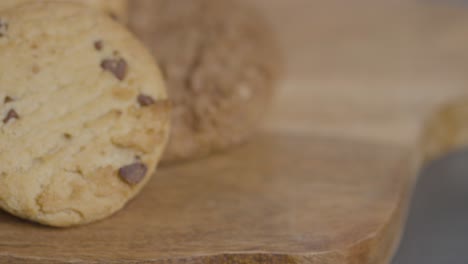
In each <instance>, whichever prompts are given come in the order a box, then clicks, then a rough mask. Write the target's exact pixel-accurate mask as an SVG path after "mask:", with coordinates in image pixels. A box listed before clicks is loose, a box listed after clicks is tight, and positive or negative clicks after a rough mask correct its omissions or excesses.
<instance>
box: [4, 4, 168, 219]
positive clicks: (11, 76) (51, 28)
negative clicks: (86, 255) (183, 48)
mask: <svg viewBox="0 0 468 264" xmlns="http://www.w3.org/2000/svg"><path fill="white" fill-rule="evenodd" d="M0 58H1V60H0V72H1V74H0V115H2V121H1V122H0V160H1V161H2V163H1V164H0V207H1V208H3V209H4V210H6V211H8V212H10V213H12V214H14V215H17V216H19V217H22V218H25V219H30V220H32V221H36V222H39V223H42V224H46V225H52V226H71V225H78V224H84V223H89V222H92V221H95V220H98V219H102V218H104V217H107V216H109V215H111V214H113V213H114V212H116V211H117V210H119V209H120V208H122V207H123V206H124V205H125V203H126V202H127V201H128V200H129V199H131V198H132V197H134V196H135V195H136V194H137V193H138V192H139V191H140V190H141V189H142V187H143V186H144V185H145V184H146V183H147V181H148V180H149V179H150V176H151V175H152V174H153V172H154V171H155V166H156V164H157V162H158V161H159V159H160V156H161V154H162V152H163V149H164V147H165V144H166V141H167V138H168V136H169V120H170V114H169V107H170V105H169V103H168V101H167V99H166V98H167V97H166V92H165V88H164V85H163V81H162V76H161V74H160V72H159V70H158V68H157V67H156V65H155V63H154V60H153V59H152V57H151V55H150V54H149V52H148V51H147V50H146V49H145V48H144V46H143V45H142V44H141V43H140V42H139V41H138V40H136V39H135V38H134V36H133V35H132V34H131V33H130V32H128V30H126V29H125V28H124V27H123V26H122V25H120V24H119V23H117V22H115V21H114V20H112V19H111V18H109V17H108V16H106V15H103V14H102V13H100V12H98V11H94V10H92V9H89V8H85V7H83V6H82V5H78V4H73V3H64V2H35V3H31V4H28V5H21V6H18V7H14V8H10V9H7V10H4V11H0Z"/></svg>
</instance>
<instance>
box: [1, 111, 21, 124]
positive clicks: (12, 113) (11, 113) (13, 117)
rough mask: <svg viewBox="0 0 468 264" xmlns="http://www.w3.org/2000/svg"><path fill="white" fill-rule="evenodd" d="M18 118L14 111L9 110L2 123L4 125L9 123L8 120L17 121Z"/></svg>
mask: <svg viewBox="0 0 468 264" xmlns="http://www.w3.org/2000/svg"><path fill="white" fill-rule="evenodd" d="M19 118H20V117H19V115H18V113H16V111H15V109H10V111H8V113H7V115H6V116H5V118H4V119H3V123H4V124H6V123H8V121H10V119H19Z"/></svg>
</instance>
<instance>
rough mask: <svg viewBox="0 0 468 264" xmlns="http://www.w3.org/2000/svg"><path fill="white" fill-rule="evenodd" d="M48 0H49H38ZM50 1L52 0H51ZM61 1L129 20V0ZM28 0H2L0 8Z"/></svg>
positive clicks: (27, 0) (120, 19) (28, 0)
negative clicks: (82, 5)
mask: <svg viewBox="0 0 468 264" xmlns="http://www.w3.org/2000/svg"><path fill="white" fill-rule="evenodd" d="M37 1H47V0H36V2H37ZM49 1H50V0H49ZM61 1H74V2H76V3H81V4H84V5H87V6H90V7H93V8H96V9H98V10H102V11H104V12H105V13H107V14H109V15H110V16H111V17H112V18H115V19H118V20H119V21H122V22H126V21H127V15H128V14H127V0H61ZM26 2H32V1H31V0H0V10H4V9H7V8H10V7H14V6H16V5H20V4H23V3H26Z"/></svg>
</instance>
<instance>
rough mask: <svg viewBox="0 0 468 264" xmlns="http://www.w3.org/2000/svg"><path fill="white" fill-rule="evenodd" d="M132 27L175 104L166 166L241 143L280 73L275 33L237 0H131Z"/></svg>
mask: <svg viewBox="0 0 468 264" xmlns="http://www.w3.org/2000/svg"><path fill="white" fill-rule="evenodd" d="M129 9H130V21H129V24H130V27H131V29H132V30H133V31H134V32H135V33H136V35H137V36H138V37H139V38H141V39H142V40H143V42H144V43H145V44H146V45H147V46H148V47H149V48H150V49H151V51H152V53H153V55H154V56H155V58H156V59H157V60H158V62H159V64H160V67H161V70H162V72H163V74H164V76H165V79H166V84H167V87H168V93H169V96H170V98H171V100H172V102H173V112H172V132H171V138H170V143H169V145H168V148H167V150H166V152H165V154H164V156H163V160H164V161H165V162H172V161H178V160H184V159H191V158H196V157H201V156H204V155H207V154H210V153H212V152H216V151H219V150H223V149H226V148H228V147H229V146H232V145H235V144H238V143H240V142H243V141H245V140H246V139H247V138H248V137H249V135H251V134H252V132H253V131H254V129H255V128H256V127H257V126H258V124H259V122H260V121H261V119H262V118H263V116H264V114H265V110H266V109H267V106H268V105H269V104H270V101H271V98H272V94H273V87H274V85H275V82H276V80H277V76H278V73H279V72H280V69H281V58H280V54H279V51H278V48H277V43H276V42H275V39H274V36H272V32H271V31H270V28H269V26H268V25H267V23H266V22H265V20H264V18H263V17H262V16H261V15H260V14H259V13H258V11H257V10H255V9H253V8H252V7H250V6H246V5H244V4H242V3H241V2H237V1H219V0H191V1H184V0H133V1H131V2H130V4H129Z"/></svg>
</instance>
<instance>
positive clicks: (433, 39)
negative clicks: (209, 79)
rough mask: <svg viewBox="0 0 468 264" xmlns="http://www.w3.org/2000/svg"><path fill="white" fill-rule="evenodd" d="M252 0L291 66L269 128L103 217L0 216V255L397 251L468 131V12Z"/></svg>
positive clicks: (353, 259)
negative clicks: (422, 177) (426, 181)
mask: <svg viewBox="0 0 468 264" xmlns="http://www.w3.org/2000/svg"><path fill="white" fill-rule="evenodd" d="M252 2H253V3H254V4H256V5H258V6H260V8H262V9H263V10H264V11H265V12H266V14H267V15H268V17H269V18H270V19H271V20H272V22H273V24H274V26H275V29H276V31H277V33H278V36H279V39H280V41H281V42H282V44H283V47H284V50H285V51H286V58H287V62H288V73H287V75H286V77H285V80H284V82H283V84H282V89H281V90H280V91H279V93H278V94H277V97H276V103H275V106H274V109H273V111H272V114H271V116H270V117H269V119H268V120H267V122H266V124H265V126H264V129H263V130H262V131H261V132H259V133H258V135H256V137H254V138H253V139H252V140H251V142H249V143H248V144H245V145H243V146H240V147H238V148H235V149H233V150H232V151H229V152H226V153H223V154H220V155H217V156H213V157H210V158H207V159H203V160H198V161H194V162H191V163H186V164H181V165H178V166H171V167H167V168H162V169H160V170H159V172H157V174H156V175H155V177H154V178H153V179H152V181H151V182H150V184H149V186H148V187H147V188H145V190H144V191H143V192H142V194H141V195H139V196H138V197H137V198H136V199H135V200H133V201H132V202H131V203H130V204H129V205H128V206H127V207H126V208H125V209H124V210H122V211H121V212H119V213H117V214H116V215H114V216H113V217H111V218H110V219H107V220H105V221H102V222H99V223H95V224H91V225H88V226H83V227H79V228H73V229H63V230H62V229H52V228H46V227H42V226H38V225H35V224H32V223H29V222H24V221H21V220H18V219H16V218H14V217H12V216H9V215H7V214H0V263H155V264H160V263H161V264H162V263H245V264H251V263H306V264H316V263H317V264H366V263H369V264H374V263H388V261H389V259H390V257H391V255H392V253H393V250H394V248H395V246H396V245H397V243H398V239H399V235H400V232H401V229H402V221H403V219H404V215H405V212H406V207H407V200H408V199H407V198H408V196H409V193H410V190H411V187H412V185H413V182H414V180H415V179H416V178H415V176H416V174H417V170H418V168H419V166H420V165H421V162H422V161H423V160H430V159H433V158H436V157H439V156H440V155H443V154H444V153H446V152H448V151H451V150H453V149H454V148H459V147H462V146H463V145H465V144H466V143H468V136H466V135H467V134H468V133H465V132H468V131H467V130H468V125H466V124H467V122H466V121H465V120H468V118H467V117H468V110H467V109H468V106H467V105H468V104H467V103H466V102H467V101H465V100H464V99H463V98H464V96H465V95H466V93H467V92H468V87H466V86H467V84H468V80H467V78H468V75H467V74H466V69H467V67H468V53H467V52H465V49H466V47H467V46H468V34H467V32H468V8H466V9H463V8H460V6H458V4H456V3H454V4H447V3H445V4H444V3H443V2H444V1H439V2H437V1H427V2H425V1H417V2H412V1H352V2H351V1H336V0H334V1H333V0H332V1H309V0H291V1H282V0H255V1H252ZM467 100H468V99H467Z"/></svg>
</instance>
